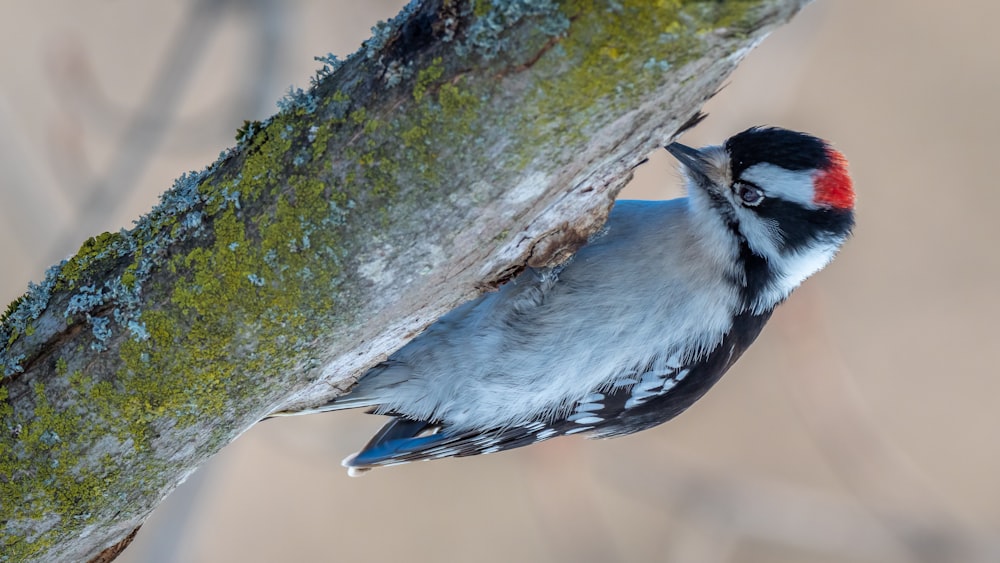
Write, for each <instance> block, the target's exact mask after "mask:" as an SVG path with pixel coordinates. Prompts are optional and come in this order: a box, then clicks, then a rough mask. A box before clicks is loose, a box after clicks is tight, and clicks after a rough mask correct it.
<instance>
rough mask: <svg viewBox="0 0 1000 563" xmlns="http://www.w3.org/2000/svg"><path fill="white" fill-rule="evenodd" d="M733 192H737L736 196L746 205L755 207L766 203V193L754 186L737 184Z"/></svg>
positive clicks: (743, 183) (744, 183)
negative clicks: (763, 202)
mask: <svg viewBox="0 0 1000 563" xmlns="http://www.w3.org/2000/svg"><path fill="white" fill-rule="evenodd" d="M733 191H734V192H736V196H737V197H739V198H740V201H742V202H743V204H744V205H749V206H751V207H753V206H755V205H759V204H760V202H762V201H764V192H762V191H761V189H760V188H758V187H757V186H755V185H753V184H748V183H746V182H736V183H735V184H733Z"/></svg>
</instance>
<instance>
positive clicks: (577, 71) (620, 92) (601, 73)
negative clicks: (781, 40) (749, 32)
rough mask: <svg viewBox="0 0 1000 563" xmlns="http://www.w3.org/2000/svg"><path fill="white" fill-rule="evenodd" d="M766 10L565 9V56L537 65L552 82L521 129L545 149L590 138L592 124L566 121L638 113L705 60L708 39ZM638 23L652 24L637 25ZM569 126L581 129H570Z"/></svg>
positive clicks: (588, 4) (663, 2)
mask: <svg viewBox="0 0 1000 563" xmlns="http://www.w3.org/2000/svg"><path fill="white" fill-rule="evenodd" d="M762 3H763V1H762V0H747V1H735V2H717V1H705V0H698V1H691V0H686V1H682V0H659V1H657V2H645V1H641V0H631V1H621V2H616V3H615V4H614V6H613V7H609V6H608V5H607V3H605V2H596V1H594V0H565V1H563V2H561V8H562V10H563V12H564V14H565V16H566V17H567V18H569V19H570V21H571V22H572V23H571V26H570V29H569V31H568V32H567V34H566V35H565V37H564V38H562V40H561V41H559V43H558V44H557V45H556V46H555V48H556V49H558V50H560V53H562V54H563V56H557V57H542V59H540V60H539V61H538V63H537V64H539V65H541V70H542V72H543V73H547V74H549V75H550V76H551V80H544V81H542V82H540V84H539V86H540V87H539V89H538V91H537V96H536V97H535V99H534V100H533V101H531V102H530V103H529V104H527V105H528V107H529V108H536V111H535V112H531V111H529V112H527V113H528V115H527V116H526V118H525V120H524V123H523V125H522V127H523V128H525V129H526V130H527V131H530V132H531V134H532V136H533V137H535V138H541V139H543V142H544V139H547V138H550V136H551V135H558V137H559V139H561V142H566V141H567V140H569V141H570V142H572V141H574V140H578V139H580V138H583V137H586V135H587V131H586V127H587V124H588V120H587V119H574V120H569V121H567V120H565V119H563V118H562V116H565V115H569V114H579V113H584V114H587V113H590V112H595V111H600V112H606V111H607V107H611V108H613V109H615V111H624V110H626V109H628V108H634V107H636V103H637V102H638V101H639V100H641V99H645V98H646V97H647V96H648V95H649V94H650V92H652V91H654V90H655V89H657V88H662V87H663V76H664V73H665V71H666V70H667V69H669V68H673V67H678V66H682V65H684V64H686V63H688V62H689V61H691V60H693V59H694V58H696V57H698V56H699V55H700V54H701V50H702V46H703V41H702V38H701V36H702V35H703V34H704V33H705V32H707V31H712V30H716V29H719V28H722V27H731V26H736V25H745V24H746V23H747V22H749V21H751V19H752V16H753V14H754V9H755V8H757V7H758V6H760V5H761V4H762ZM637 21H642V22H646V23H644V24H643V25H635V22H637ZM595 46H596V48H595ZM595 101H597V102H598V103H595ZM566 123H573V124H582V125H580V126H573V125H571V126H570V127H574V128H573V129H568V128H567V125H566ZM553 142H554V141H553ZM528 156H529V157H530V155H528Z"/></svg>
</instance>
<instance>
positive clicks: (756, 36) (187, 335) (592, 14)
mask: <svg viewBox="0 0 1000 563" xmlns="http://www.w3.org/2000/svg"><path fill="white" fill-rule="evenodd" d="M805 1H806V0H741V1H732V0H730V1H718V0H712V1H708V0H704V1H680V0H672V1H659V2H639V1H635V2H630V1H618V2H600V1H585V0H563V1H540V2H525V1H515V0H510V1H498V0H493V1H485V0H475V1H472V0H464V1H457V0H456V1H449V0H426V1H424V2H420V3H417V4H411V5H410V7H408V8H407V9H406V10H405V11H404V12H403V13H401V14H400V15H399V16H397V18H395V19H394V20H393V21H391V22H388V23H385V24H382V25H380V26H378V27H376V28H375V30H374V36H373V37H372V38H371V39H370V40H369V41H367V42H366V43H365V44H364V45H363V46H362V48H361V49H360V50H359V51H358V52H357V53H355V54H354V55H352V56H351V57H350V58H348V59H347V60H346V61H345V62H344V63H343V64H338V63H337V62H336V61H334V60H332V58H331V59H328V60H326V61H325V62H326V63H327V64H326V65H325V66H324V68H323V69H322V70H321V71H320V72H319V73H318V75H317V78H316V80H315V83H314V85H313V87H312V88H311V89H310V90H309V91H308V92H303V91H296V92H290V93H289V96H288V97H287V98H286V100H285V101H284V104H283V106H282V110H281V111H280V112H279V113H278V114H277V115H275V116H273V117H271V118H270V119H269V120H267V121H266V122H263V123H258V122H255V123H248V124H246V126H245V127H244V128H243V129H242V130H241V131H240V133H239V139H238V140H239V143H238V145H237V146H236V148H234V149H232V150H230V151H227V152H226V153H224V154H223V155H222V156H221V157H220V158H219V160H218V161H216V162H215V163H214V164H212V165H211V166H209V167H208V168H206V169H205V170H204V171H202V172H198V173H191V174H188V175H185V176H184V177H182V178H180V179H179V180H178V181H177V182H176V184H175V185H174V187H173V188H172V189H171V190H169V191H168V192H167V193H166V194H164V196H163V198H162V201H161V203H160V204H159V205H158V206H157V207H156V208H155V209H153V210H152V211H151V212H150V213H149V214H148V215H146V216H145V217H143V218H142V219H141V220H140V221H138V222H137V224H136V226H135V228H133V229H131V230H129V231H121V232H119V233H105V234H103V235H100V236H98V237H95V238H92V239H90V240H88V241H87V242H85V243H84V244H83V246H82V247H81V248H80V251H79V253H78V254H77V255H76V256H74V257H73V258H71V259H69V260H67V261H64V262H63V263H61V264H58V265H56V266H54V267H53V268H51V269H50V270H49V272H48V274H47V276H46V278H45V280H44V281H43V282H41V283H40V284H38V285H33V286H32V287H31V288H30V289H29V291H28V293H27V294H25V296H24V297H22V298H21V299H20V300H18V301H17V302H15V303H14V304H12V305H11V307H10V308H9V309H8V312H7V313H6V314H5V315H4V317H3V321H2V325H0V369H2V380H0V385H2V386H0V561H54V560H88V559H92V558H97V557H103V558H104V559H103V560H109V558H113V557H114V554H115V553H117V552H118V551H119V550H120V549H123V548H124V546H125V545H127V539H128V536H129V534H130V533H131V532H132V531H133V530H134V529H136V528H137V527H138V526H139V525H140V524H141V523H142V521H143V520H144V519H145V518H146V517H147V516H148V515H149V513H150V511H152V509H153V508H154V507H155V506H156V505H157V504H158V503H159V502H160V501H161V500H162V499H163V497H164V496H166V495H167V494H168V493H169V492H170V491H171V490H172V489H173V488H174V487H176V486H177V484H178V483H179V482H181V481H182V480H183V479H184V477H185V476H186V475H188V474H189V473H190V472H191V471H193V470H194V469H195V468H196V467H197V466H198V465H199V464H200V463H202V462H203V461H205V460H206V459H207V458H208V457H209V456H211V455H213V454H214V453H216V452H217V451H219V449H220V448H222V447H223V446H224V445H226V444H228V443H229V442H231V441H232V440H233V439H234V438H235V437H236V436H238V435H239V434H240V433H241V432H243V431H245V430H246V429H247V428H249V427H250V426H251V425H253V424H254V423H255V422H256V421H258V420H260V419H261V418H262V417H263V416H265V415H266V414H268V413H269V412H272V411H274V410H278V409H281V408H288V407H295V406H303V405H308V404H314V403H318V402H321V401H324V400H327V399H329V398H331V397H333V396H336V395H337V394H339V393H341V392H342V391H343V390H344V389H347V388H348V387H349V386H350V383H351V381H352V378H354V377H356V376H357V375H359V374H360V373H363V371H364V370H365V369H366V368H368V367H369V366H371V365H373V364H374V363H375V362H377V361H379V360H380V359H382V358H384V357H385V356H386V355H387V354H389V353H391V352H392V351H393V350H395V349H396V348H398V347H399V346H401V345H402V344H404V343H405V342H406V340H407V339H409V338H411V337H412V336H413V335H414V334H416V333H417V332H419V331H420V330H421V329H422V328H423V327H425V326H426V325H427V324H428V323H430V322H432V321H433V320H434V319H435V318H437V317H438V316H439V315H441V314H443V313H444V312H445V311H447V310H448V309H450V308H451V307H454V306H455V305H456V304H458V303H460V302H461V301H463V300H465V299H468V298H470V297H472V296H473V295H475V294H476V293H477V292H479V291H484V290H488V289H489V288H492V287H495V286H497V285H498V284H500V283H502V282H503V281H504V280H506V279H508V278H509V277H510V276H512V275H513V274H514V273H516V272H517V271H518V270H519V269H521V268H523V267H524V266H525V265H541V264H547V263H552V262H557V261H560V260H562V259H564V258H565V257H566V256H567V255H568V254H569V253H571V252H572V251H573V249H575V248H576V246H577V245H578V244H579V243H580V242H581V241H583V240H585V239H586V237H587V235H588V234H589V233H591V232H593V231H594V230H595V229H596V228H597V227H598V226H599V225H600V224H601V223H602V221H603V219H604V217H605V214H606V213H607V211H608V209H609V208H610V205H611V203H612V200H613V197H614V195H615V194H616V193H617V191H618V189H620V188H621V186H622V185H623V184H624V183H625V182H626V181H627V180H628V178H629V175H630V170H631V169H632V168H633V167H634V166H635V165H637V164H638V163H639V162H640V161H641V160H642V158H643V157H644V155H646V154H647V153H648V152H650V151H651V150H653V149H654V148H655V147H656V146H658V145H660V144H662V143H663V142H665V141H666V140H668V139H669V138H670V137H671V135H672V134H673V133H674V132H675V131H676V130H677V128H678V127H679V126H680V125H681V124H682V123H683V122H685V121H686V120H687V119H688V118H690V117H691V116H692V115H693V114H695V112H696V111H697V109H698V108H699V107H700V106H701V104H702V103H703V102H704V101H705V100H707V99H708V98H709V97H710V96H711V95H712V94H713V93H714V92H715V91H716V89H717V88H718V87H719V85H720V84H721V82H722V80H723V79H724V78H725V77H726V76H727V75H728V73H729V72H731V71H732V69H733V68H734V66H735V65H736V64H737V62H738V61H739V59H740V58H741V57H742V55H743V54H745V53H746V52H747V51H748V50H749V48H751V47H752V46H753V45H754V44H755V43H756V42H757V41H759V40H760V39H761V38H762V37H763V36H764V35H765V34H766V33H767V32H768V31H770V30H771V29H773V27H775V26H776V25H778V24H780V23H782V22H784V21H786V20H787V19H788V18H790V17H791V16H792V15H793V14H794V13H795V12H796V11H797V10H798V9H799V8H800V7H801V5H802V4H804V3H805Z"/></svg>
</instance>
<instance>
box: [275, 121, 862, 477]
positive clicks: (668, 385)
mask: <svg viewBox="0 0 1000 563" xmlns="http://www.w3.org/2000/svg"><path fill="white" fill-rule="evenodd" d="M665 148H666V150H667V151H669V152H670V154H672V155H673V156H674V157H675V158H676V159H677V160H678V161H679V162H680V164H681V168H682V172H683V175H684V177H685V179H686V189H687V197H684V198H679V199H673V200H669V201H618V202H617V203H616V204H615V206H614V207H613V209H612V210H611V212H610V214H609V217H608V220H607V223H606V225H605V227H604V228H603V229H602V230H601V231H600V232H599V233H598V234H597V235H595V236H593V237H592V238H591V239H590V240H589V241H588V242H587V243H586V244H585V245H584V246H583V247H582V248H580V250H579V251H577V253H576V254H575V255H574V256H573V257H572V258H571V259H570V261H568V262H567V263H565V264H563V265H560V266H558V267H553V268H543V269H533V268H528V269H527V270H525V271H524V272H522V273H521V274H520V275H518V276H517V277H516V278H515V279H513V280H511V281H509V282H508V283H506V284H505V285H503V286H502V287H501V288H500V289H499V290H498V291H496V292H493V293H487V294H485V295H482V296H480V297H479V298H477V299H474V300H472V301H469V302H467V303H465V304H463V305H461V306H459V307H458V308H456V309H454V310H452V311H451V312H449V313H448V314H446V315H445V316H443V317H441V318H440V319H439V320H438V321H437V322H435V323H434V324H432V325H431V326H430V327H428V328H427V329H426V330H425V331H424V332H423V333H422V334H420V335H419V336H417V337H416V338H414V339H413V340H412V341H410V343H408V344H407V345H406V346H404V347H403V348H401V349H399V350H398V351H397V352H395V353H394V354H392V355H391V356H390V357H389V358H388V360H386V361H385V362H383V363H381V364H380V365H378V366H376V367H374V368H373V369H371V370H370V371H368V372H367V373H366V374H365V375H364V376H362V377H361V379H360V380H359V381H358V383H357V385H356V386H355V387H354V388H353V389H352V390H351V392H350V393H349V394H347V395H345V396H342V397H338V398H337V399H335V400H333V401H332V402H330V403H328V404H325V405H321V406H319V407H316V408H313V409H309V410H308V411H300V412H299V413H292V414H304V413H305V412H322V411H334V410H340V409H349V408H358V407H363V408H369V409H371V410H370V411H369V412H372V413H375V414H381V415H388V416H389V417H390V421H389V422H388V424H386V425H385V426H384V427H383V428H382V429H381V430H380V431H379V432H378V433H377V434H376V435H375V436H374V437H373V438H372V439H371V441H369V442H368V444H367V445H366V446H365V447H364V448H363V449H362V450H361V451H360V452H358V453H356V454H354V455H352V456H350V457H348V458H347V459H345V460H344V463H343V464H344V466H345V467H347V468H348V471H349V473H350V474H352V475H357V474H359V473H361V472H363V471H365V470H368V469H371V468H374V467H380V466H388V465H395V464H399V463H406V462H411V461H418V460H428V459H438V458H445V457H462V456H470V455H478V454H486V453H492V452H498V451H502V450H509V449H512V448H517V447H521V446H526V445H529V444H533V443H536V442H540V441H543V440H547V439H549V438H554V437H556V436H563V435H568V434H578V433H579V434H583V435H586V436H588V437H592V438H605V437H612V436H621V435H625V434H631V433H633V432H638V431H640V430H645V429H647V428H651V427H653V426H656V425H659V424H662V423H663V422H666V421H668V420H670V419H672V418H674V417H675V416H677V415H678V414H680V413H681V412H683V411H684V410H686V409H687V408H688V407H690V406H691V405H692V404H693V403H694V402H695V401H697V400H698V399H699V398H701V397H702V396H703V395H704V394H705V393H706V392H707V391H708V390H709V388H710V387H712V385H714V384H715V383H716V382H717V381H718V380H719V379H720V378H721V377H722V375H723V374H724V373H725V372H726V371H727V370H728V369H729V368H730V367H731V366H732V365H733V364H734V363H735V362H736V360H737V359H738V358H739V357H740V355H741V354H742V353H743V352H744V351H745V350H746V349H747V347H749V346H750V344H751V343H753V341H754V340H755V339H756V338H757V335H758V334H760V331H761V329H762V328H763V327H764V324H765V323H766V322H767V320H768V318H770V316H771V312H772V311H773V310H774V308H775V307H776V306H777V305H778V304H780V303H781V302H783V301H784V300H785V299H786V298H787V297H788V296H789V294H790V293H791V292H792V290H794V289H795V288H796V287H798V285H799V284H801V283H802V282H803V281H804V280H805V279H806V278H808V277H809V276H811V275H812V274H814V273H816V272H817V271H819V270H820V269H822V268H823V267H824V266H826V264H828V263H829V262H830V260H832V259H833V257H834V255H835V254H836V253H837V252H838V250H839V249H840V247H841V246H842V245H843V243H844V242H845V241H846V240H847V238H848V237H849V236H850V234H851V229H852V228H853V225H854V190H853V186H852V182H851V178H850V176H849V174H848V171H847V160H846V159H845V158H844V156H843V155H842V154H841V153H840V152H838V151H836V150H835V149H833V148H832V147H831V146H830V145H829V144H828V143H826V142H825V141H823V140H821V139H818V138H816V137H813V136H811V135H808V134H805V133H800V132H796V131H790V130H787V129H781V128H777V127H754V128H751V129H747V130H746V131H743V132H741V133H739V134H737V135H734V136H733V137H730V138H729V139H727V140H726V141H725V143H723V144H722V145H718V146H710V147H705V148H701V149H694V148H691V147H688V146H685V145H682V144H680V143H676V142H675V143H671V144H669V145H667V146H666V147H665ZM279 414H290V413H279Z"/></svg>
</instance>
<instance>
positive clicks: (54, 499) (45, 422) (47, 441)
mask: <svg viewBox="0 0 1000 563" xmlns="http://www.w3.org/2000/svg"><path fill="white" fill-rule="evenodd" d="M70 383H71V386H72V389H71V393H77V394H80V393H82V394H84V396H85V397H86V394H87V382H86V379H85V378H84V377H83V376H82V375H81V374H79V372H77V373H75V374H74V375H73V376H71V378H70ZM32 390H33V393H34V402H35V410H34V413H33V414H32V416H30V417H26V416H20V417H17V416H15V415H14V413H13V410H12V408H11V406H10V405H9V403H8V402H7V389H6V388H0V420H4V421H6V422H7V424H8V425H11V424H12V426H8V427H7V428H5V430H4V431H5V432H10V431H11V429H12V428H17V429H18V431H17V432H16V434H17V440H16V442H11V441H9V440H0V476H4V477H3V478H0V506H3V507H4V515H5V517H6V518H9V519H10V520H12V521H16V520H20V519H23V518H29V519H45V518H49V517H51V516H52V515H53V514H58V515H60V516H61V517H62V518H67V519H70V520H72V521H74V522H76V523H78V524H86V523H88V522H92V521H93V520H94V519H95V517H96V515H97V514H98V513H99V511H100V510H101V509H102V508H103V504H105V503H106V500H105V495H106V493H107V491H108V490H109V488H110V487H112V486H113V484H114V483H115V482H116V481H117V480H118V478H119V469H118V467H119V463H116V462H115V460H112V459H111V458H110V457H109V456H105V457H104V458H102V459H101V460H100V462H99V463H85V462H81V458H80V454H79V452H77V451H75V448H74V445H75V444H78V443H81V442H92V441H96V440H98V439H100V438H101V437H102V436H103V426H102V425H100V424H94V422H95V421H94V418H92V416H89V415H88V418H87V424H84V420H83V418H82V417H81V415H80V414H79V412H78V411H76V410H61V409H57V408H55V407H54V406H53V405H52V404H51V403H50V402H49V400H48V398H47V396H46V394H45V386H44V385H42V384H40V383H38V384H35V385H34V386H33V389H32ZM88 398H89V397H88ZM22 457H28V458H30V459H32V460H33V462H34V464H33V466H32V467H31V470H32V473H31V474H30V475H29V474H27V473H26V472H25V471H24V469H25V468H24V465H23V462H22V461H20V460H21V458H22ZM15 499H16V500H18V501H20V502H18V503H17V504H11V501H12V500H15ZM52 543H53V538H52V537H51V536H43V537H40V538H34V539H33V541H25V539H24V538H21V537H18V536H17V535H16V534H15V535H8V534H7V533H0V554H3V555H4V556H6V557H7V560H10V561H18V560H21V559H23V558H26V557H28V556H30V555H32V554H35V553H39V552H40V551H41V550H44V549H46V548H48V547H49V546H51V545H52Z"/></svg>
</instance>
